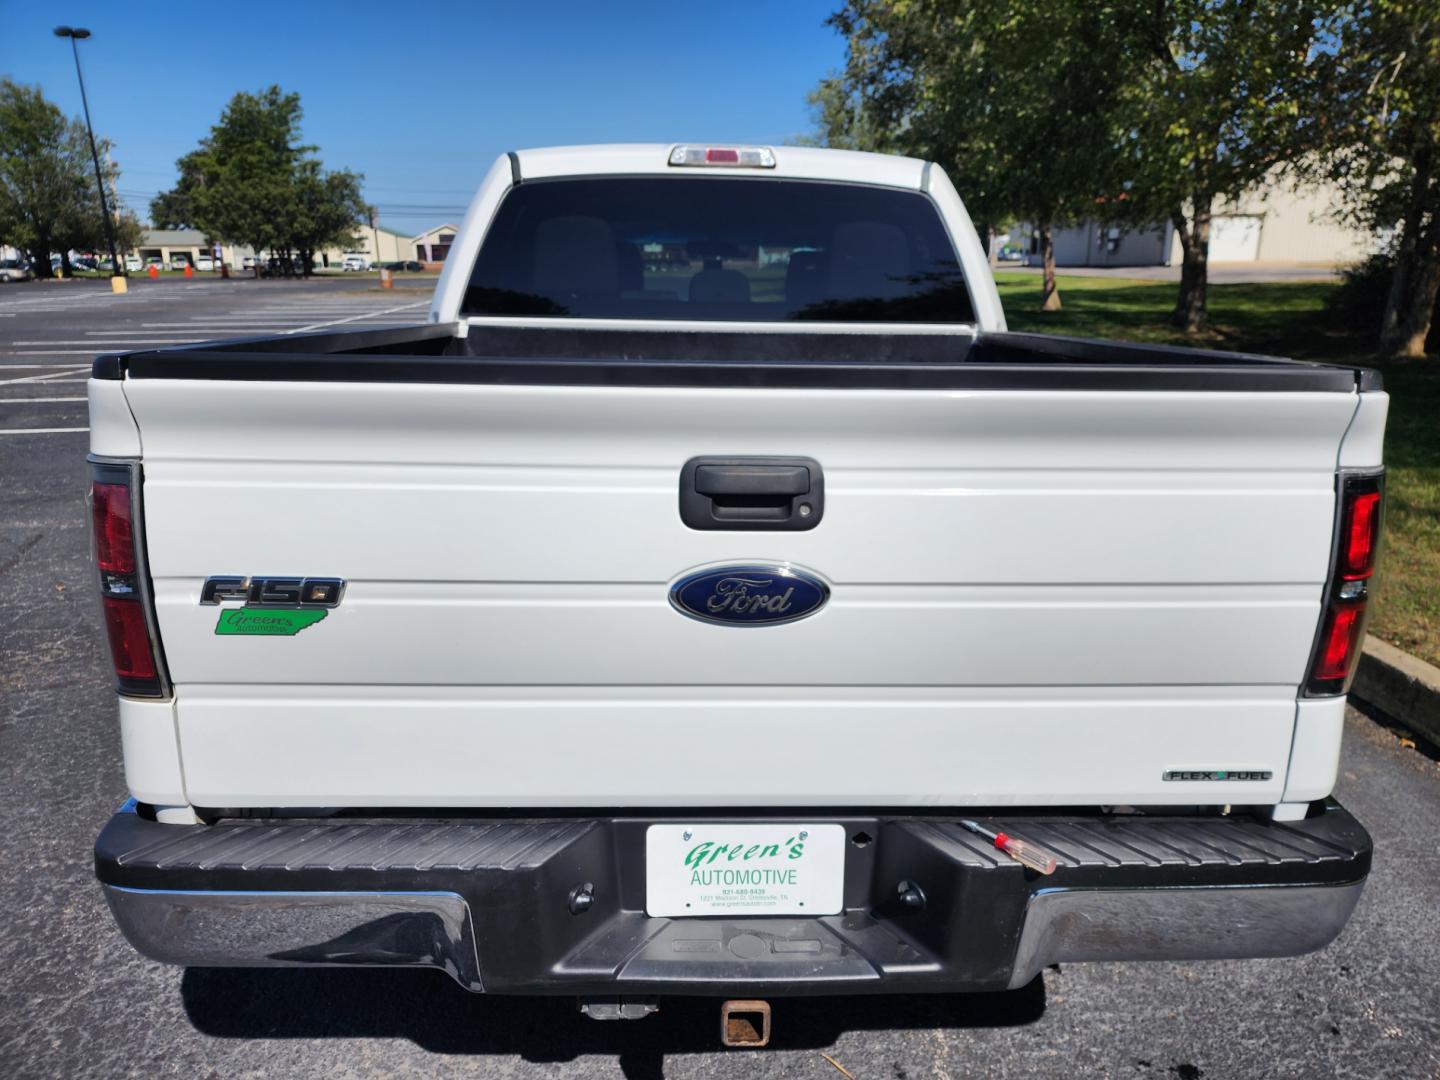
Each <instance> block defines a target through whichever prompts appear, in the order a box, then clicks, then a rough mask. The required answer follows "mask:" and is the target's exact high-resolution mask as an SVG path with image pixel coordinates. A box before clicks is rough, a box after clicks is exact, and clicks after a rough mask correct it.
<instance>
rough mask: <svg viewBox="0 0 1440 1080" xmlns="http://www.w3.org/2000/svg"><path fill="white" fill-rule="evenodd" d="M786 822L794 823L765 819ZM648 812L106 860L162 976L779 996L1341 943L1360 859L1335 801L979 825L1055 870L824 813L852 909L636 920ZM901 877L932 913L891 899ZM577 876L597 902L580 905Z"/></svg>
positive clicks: (157, 849) (937, 835) (874, 821)
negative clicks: (363, 970)
mask: <svg viewBox="0 0 1440 1080" xmlns="http://www.w3.org/2000/svg"><path fill="white" fill-rule="evenodd" d="M787 818H788V819H790V820H797V821H798V820H799V819H797V818H791V816H790V815H776V816H773V817H767V818H766V819H765V820H767V821H785V820H787ZM661 820H667V819H666V818H658V817H623V818H622V817H612V818H583V819H580V818H565V819H553V820H524V821H522V820H515V819H474V818H470V819H458V820H457V819H450V820H446V821H420V820H413V819H412V820H404V819H386V820H379V821H377V820H368V821H354V820H343V819H341V820H327V821H323V822H316V821H313V820H305V821H301V820H278V821H267V822H264V823H256V822H230V823H223V824H219V825H213V826H204V825H197V826H177V825H164V824H159V823H157V822H154V821H150V820H147V819H146V818H144V817H142V816H140V815H139V814H136V813H134V812H125V811H122V812H121V813H119V814H117V815H115V817H114V818H112V819H111V821H110V823H109V824H108V825H107V826H106V827H105V829H104V831H103V832H102V833H101V835H100V838H99V841H98V842H97V845H96V869H97V873H98V875H99V878H100V880H101V882H102V884H103V886H104V889H105V894H106V897H107V899H108V900H109V902H110V906H111V909H112V911H113V912H114V914H115V917H116V920H117V921H118V922H119V924H120V927H121V929H122V930H123V931H124V933H125V936H126V937H127V938H128V939H129V940H130V942H131V943H132V944H133V945H134V946H135V947H136V948H137V949H138V950H139V951H140V952H142V953H144V954H145V955H146V956H149V957H152V958H154V959H157V960H162V961H166V962H169V963H176V964H186V965H216V966H296V965H381V966H385V965H389V966H410V967H415V966H419V967H436V968H440V969H443V970H445V971H447V972H448V973H449V974H450V975H451V977H452V978H454V979H455V980H456V981H457V982H459V983H460V984H461V985H462V986H464V987H466V988H467V989H470V990H474V991H481V990H484V991H491V992H501V993H553V994H575V995H581V996H587V995H593V996H614V995H631V996H635V995H660V994H720V995H727V996H744V995H749V994H753V995H757V996H779V995H783V994H820V993H875V992H885V991H896V992H899V991H909V992H923V991H965V990H994V989H1002V988H1005V987H1017V986H1022V985H1024V984H1025V983H1027V982H1029V981H1030V980H1031V979H1032V978H1034V977H1035V975H1036V974H1037V973H1038V972H1039V971H1041V970H1042V969H1043V968H1044V967H1046V966H1047V965H1049V964H1054V963H1058V962H1063V961H1084V960H1156V959H1192V960H1193V959H1223V958H1240V957H1262V956H1292V955H1298V954H1300V953H1305V952H1309V951H1312V950H1314V949H1318V948H1321V947H1323V946H1324V945H1326V944H1328V943H1329V942H1330V941H1332V940H1333V939H1334V938H1335V936H1336V935H1337V934H1338V933H1339V932H1340V930H1341V928H1342V927H1343V926H1344V925H1345V922H1346V920H1347V919H1348V918H1349V916H1350V913H1351V911H1352V910H1353V909H1354V907H1355V904H1356V902H1357V901H1358V899H1359V896H1360V891H1361V889H1362V887H1363V883H1364V879H1365V875H1366V874H1367V872H1368V871H1369V866H1370V855H1371V843H1370V838H1369V836H1368V835H1366V833H1365V831H1364V829H1363V828H1361V826H1360V825H1359V823H1358V822H1356V821H1355V819H1354V818H1353V817H1351V816H1350V815H1349V814H1348V813H1347V812H1346V811H1345V810H1343V809H1342V808H1341V807H1339V806H1338V805H1337V804H1334V803H1328V804H1326V806H1325V807H1324V809H1323V811H1322V812H1319V813H1317V814H1315V815H1312V816H1311V817H1310V818H1309V819H1307V820H1305V821H1302V822H1295V823H1288V824H1277V823H1270V822H1265V821H1257V820H1251V819H1242V818H1182V817H1173V818H1166V817H1139V818H1137V817H1126V818H1102V817H1071V818H1063V817H1056V816H1054V815H1046V816H1038V815H1037V816H1033V817H1030V816H1022V815H1006V816H1005V817H1003V818H994V819H990V820H991V824H992V825H995V824H998V825H1000V826H1002V827H1003V828H1004V829H1005V830H1006V831H1008V832H1010V833H1012V834H1013V835H1018V836H1020V837H1022V838H1024V839H1029V840H1033V841H1035V842H1037V843H1040V844H1043V845H1045V846H1047V847H1049V848H1050V849H1051V850H1052V851H1054V852H1055V853H1056V854H1057V855H1058V856H1059V867H1058V869H1057V870H1056V872H1055V874H1053V875H1051V876H1049V877H1040V876H1039V875H1036V874H1034V873H1033V872H1030V871H1027V870H1025V869H1024V868H1022V867H1021V866H1019V865H1018V864H1016V863H1013V862H1011V861H1010V860H1009V859H1008V858H1007V857H1006V856H1004V855H1001V854H999V853H998V852H995V851H993V850H992V849H989V848H987V847H986V846H984V845H983V844H982V843H980V842H979V841H978V840H977V838H976V837H974V836H972V835H970V834H969V833H966V832H964V831H963V830H962V829H960V828H959V827H958V825H956V824H955V819H954V817H953V816H950V817H942V816H938V815H937V816H923V817H919V816H917V817H895V818H887V817H873V816H859V815H857V816H843V815H842V816H836V815H827V816H825V817H824V818H823V820H827V821H838V822H840V823H842V824H844V825H845V826H846V827H847V829H848V830H849V833H850V835H851V836H852V837H853V836H855V835H856V834H858V833H865V834H867V836H868V837H869V838H871V839H870V842H869V843H868V844H866V845H865V846H864V847H855V846H852V847H851V848H850V849H849V851H848V854H847V859H846V867H845V910H844V911H843V912H842V913H841V914H839V915H835V916H826V917H821V918H783V917H766V918H735V917H711V918H699V919H663V918H650V917H648V916H647V915H646V914H645V913H644V906H645V904H644V888H645V880H644V837H645V828H646V826H648V825H649V824H653V823H655V822H656V821H661ZM668 820H671V821H674V820H676V818H675V817H674V816H669V817H668ZM707 820H713V819H707ZM806 820H807V821H811V822H814V821H816V820H818V819H817V817H816V816H814V815H812V816H810V817H808V818H807V819H806ZM901 881H906V882H912V883H915V884H917V885H919V886H920V888H921V891H922V892H923V895H924V903H923V905H922V906H918V907H915V906H907V905H905V904H902V903H901V902H900V901H899V897H898V891H899V890H898V885H899V882H901ZM587 883H588V884H590V885H591V886H592V887H593V888H592V893H593V901H592V902H591V903H590V904H589V905H588V907H587V906H585V905H583V904H579V903H575V902H574V901H573V896H574V894H575V892H576V890H577V888H581V887H583V886H584V885H585V884H587Z"/></svg>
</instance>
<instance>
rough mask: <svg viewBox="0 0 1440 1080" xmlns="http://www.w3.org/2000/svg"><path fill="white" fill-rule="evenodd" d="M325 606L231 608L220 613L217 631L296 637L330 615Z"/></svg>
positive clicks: (255, 635)
mask: <svg viewBox="0 0 1440 1080" xmlns="http://www.w3.org/2000/svg"><path fill="white" fill-rule="evenodd" d="M329 614H330V612H329V611H327V610H326V609H325V608H319V609H313V608H312V609H310V610H306V609H304V608H252V607H242V608H231V609H229V610H228V611H222V612H220V621H219V622H217V623H216V624H215V633H217V634H247V635H250V636H252V637H294V636H295V635H296V634H298V633H299V632H300V631H301V630H304V629H305V628H306V627H307V626H314V625H315V624H316V623H317V622H319V621H320V620H321V619H323V618H325V616H326V615H329Z"/></svg>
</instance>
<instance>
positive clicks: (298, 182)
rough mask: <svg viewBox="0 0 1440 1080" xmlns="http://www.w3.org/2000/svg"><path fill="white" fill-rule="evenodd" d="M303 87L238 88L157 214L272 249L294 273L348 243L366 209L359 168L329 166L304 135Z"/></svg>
mask: <svg viewBox="0 0 1440 1080" xmlns="http://www.w3.org/2000/svg"><path fill="white" fill-rule="evenodd" d="M302 115H303V113H302V110H301V107H300V95H299V94H287V93H285V92H284V91H282V90H281V89H280V88H279V87H278V86H271V87H269V88H268V89H266V90H264V91H262V92H260V93H258V94H248V93H239V94H236V95H235V96H234V97H233V98H232V99H231V100H230V103H229V105H227V106H226V108H225V111H224V112H223V113H222V114H221V117H220V122H219V123H218V124H216V125H215V126H214V127H213V128H211V130H210V134H209V135H208V136H207V137H206V138H205V139H204V140H203V141H202V142H201V144H200V146H199V148H198V149H196V150H194V151H192V152H191V153H189V154H187V155H185V157H183V158H181V159H180V160H179V161H178V162H177V163H176V166H177V169H178V170H179V172H180V181H179V183H177V184H176V186H175V187H174V188H173V189H171V190H170V191H167V192H164V193H162V194H161V195H159V196H157V198H156V199H155V200H154V201H153V202H152V203H151V212H152V214H153V215H154V216H155V217H156V218H163V219H164V220H166V221H167V222H173V223H184V224H188V225H191V226H193V227H195V228H198V229H200V230H201V231H203V232H204V233H205V234H206V235H207V236H208V237H210V238H212V239H216V240H221V241H225V242H227V243H238V244H248V245H249V246H250V247H252V248H253V249H254V250H255V251H257V252H260V251H268V252H269V253H270V254H271V256H272V257H273V258H276V259H278V260H279V263H280V265H281V266H282V267H283V268H285V272H287V273H289V272H290V269H291V267H292V266H293V262H294V260H296V259H298V260H300V262H301V264H302V266H303V269H304V271H305V272H306V273H309V272H310V270H311V269H312V268H313V265H314V255H315V252H316V251H317V250H318V249H320V248H322V247H325V246H327V245H330V244H349V243H351V242H352V241H353V238H354V236H355V234H356V227H357V224H358V221H359V219H360V217H361V216H362V215H363V213H364V205H363V203H362V201H361V199H360V180H361V177H360V174H358V173H353V172H349V171H340V172H327V171H326V170H325V169H324V168H323V167H322V166H321V164H320V162H319V160H318V159H316V158H315V157H314V152H315V147H313V146H307V145H305V144H303V143H302V142H301V141H300V120H301V117H302Z"/></svg>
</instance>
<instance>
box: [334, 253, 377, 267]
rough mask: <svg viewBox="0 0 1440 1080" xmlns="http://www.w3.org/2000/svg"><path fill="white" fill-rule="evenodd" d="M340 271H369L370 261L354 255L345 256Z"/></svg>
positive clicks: (362, 256)
mask: <svg viewBox="0 0 1440 1080" xmlns="http://www.w3.org/2000/svg"><path fill="white" fill-rule="evenodd" d="M341 269H343V270H346V271H350V270H369V269H370V260H369V259H368V258H366V257H365V256H364V255H355V254H351V255H346V256H345V261H344V262H343V263H342V264H341Z"/></svg>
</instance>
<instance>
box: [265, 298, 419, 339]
mask: <svg viewBox="0 0 1440 1080" xmlns="http://www.w3.org/2000/svg"><path fill="white" fill-rule="evenodd" d="M429 306H430V301H429V300H420V301H417V302H416V303H413V304H401V305H400V306H399V307H393V308H386V309H385V310H384V311H371V312H367V313H366V314H364V315H355V316H352V317H351V318H349V319H334V320H332V321H330V322H319V323H314V324H313V325H311V326H302V327H300V328H299V329H298V330H287V331H285V332H286V333H287V334H299V333H302V332H304V331H306V330H319V329H321V328H323V327H326V326H341V325H343V324H345V323H351V322H356V321H357V320H359V319H371V318H374V317H375V316H376V315H393V314H394V313H395V312H397V311H410V310H412V309H414V308H417V307H429Z"/></svg>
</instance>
